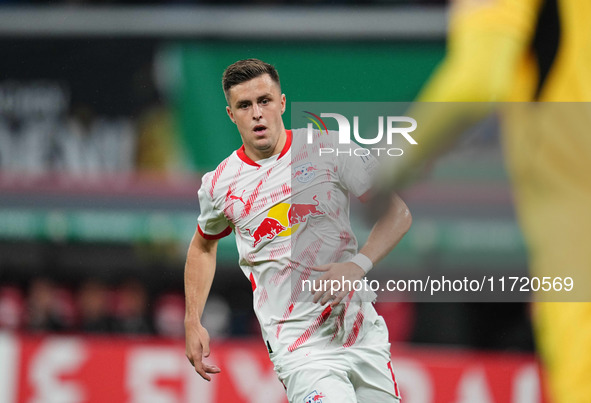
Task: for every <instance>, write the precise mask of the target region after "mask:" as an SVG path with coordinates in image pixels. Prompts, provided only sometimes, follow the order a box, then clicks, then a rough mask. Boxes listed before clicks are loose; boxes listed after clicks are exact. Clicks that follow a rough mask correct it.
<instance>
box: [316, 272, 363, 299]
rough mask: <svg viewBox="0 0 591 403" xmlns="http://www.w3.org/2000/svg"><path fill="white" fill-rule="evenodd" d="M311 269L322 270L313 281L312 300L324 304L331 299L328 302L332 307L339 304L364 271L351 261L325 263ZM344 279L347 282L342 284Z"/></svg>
mask: <svg viewBox="0 0 591 403" xmlns="http://www.w3.org/2000/svg"><path fill="white" fill-rule="evenodd" d="M312 270H314V271H320V272H324V274H323V275H322V276H320V277H319V278H318V279H317V280H315V281H314V287H313V289H312V295H314V302H315V303H316V302H319V301H320V304H321V305H324V304H326V303H327V302H328V301H330V300H331V299H333V300H332V302H331V303H330V305H331V306H332V307H335V306H337V305H338V304H340V303H341V301H342V300H343V298H345V297H346V296H347V294H349V292H350V291H351V289H352V287H353V285H354V284H355V281H359V280H361V279H362V278H363V276H365V272H364V271H363V270H362V269H361V267H359V266H357V265H356V264H355V263H352V262H344V263H331V264H325V265H322V266H316V267H312ZM345 280H348V281H349V282H348V283H345V284H343V283H344V281H345ZM331 285H332V287H331ZM315 290H319V291H315Z"/></svg>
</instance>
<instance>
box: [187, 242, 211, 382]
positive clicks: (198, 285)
mask: <svg viewBox="0 0 591 403" xmlns="http://www.w3.org/2000/svg"><path fill="white" fill-rule="evenodd" d="M217 245H218V240H217V239H206V238H204V237H203V236H202V235H201V234H200V233H199V231H196V232H195V235H193V239H192V240H191V244H190V246H189V251H188V252H187V261H186V264H185V344H186V352H185V353H186V356H187V358H188V359H189V361H190V362H191V364H192V365H193V366H194V367H195V371H196V372H197V373H198V374H199V375H201V377H202V378H203V379H205V380H207V381H210V380H211V377H210V376H209V375H208V374H217V373H219V372H220V369H219V368H218V367H216V366H215V365H209V364H206V363H204V362H203V358H206V357H208V356H209V334H208V333H207V330H206V329H205V328H204V327H203V326H202V325H201V316H202V315H203V308H204V307H205V301H206V300H207V296H208V295H209V291H210V289H211V284H212V282H213V277H214V274H215V263H216V253H217Z"/></svg>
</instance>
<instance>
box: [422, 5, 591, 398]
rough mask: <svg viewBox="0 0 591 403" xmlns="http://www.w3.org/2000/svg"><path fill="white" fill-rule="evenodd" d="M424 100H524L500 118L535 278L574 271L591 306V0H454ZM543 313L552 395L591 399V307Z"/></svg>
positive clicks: (559, 307) (540, 336) (543, 306)
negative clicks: (442, 53)
mask: <svg viewBox="0 0 591 403" xmlns="http://www.w3.org/2000/svg"><path fill="white" fill-rule="evenodd" d="M419 100H420V101H428V102H478V101H485V102H488V101H495V102H506V101H520V102H523V103H514V104H512V103H506V104H503V105H502V109H503V111H502V114H501V116H502V120H503V145H504V150H505V157H506V164H507V167H508V171H509V173H510V176H511V180H512V183H513V189H514V195H515V205H516V210H517V213H518V219H519V223H520V226H521V229H522V231H523V234H524V236H525V239H526V242H527V245H528V250H529V253H530V271H531V274H532V275H534V276H543V275H549V276H559V275H561V276H568V275H572V276H573V277H574V278H575V281H576V282H575V287H578V290H579V291H580V292H582V293H583V294H582V296H583V298H579V300H584V301H591V299H589V295H588V294H589V292H590V290H591V246H590V245H591V0H456V1H453V4H452V9H451V16H450V27H449V36H448V53H447V56H446V59H445V60H444V62H443V63H442V65H441V66H440V68H439V69H438V71H437V72H436V74H434V76H433V78H432V79H431V80H430V81H429V83H428V84H427V85H426V86H425V88H424V89H423V91H422V92H421V95H420V97H419ZM532 101H540V102H543V103H537V104H535V103H529V102H532ZM434 126H435V124H434ZM433 141H434V142H435V141H439V139H437V138H436V137H435V136H434V137H433ZM580 296H581V294H579V297H580ZM536 308H537V312H536V317H535V324H536V337H537V344H538V347H539V349H540V352H541V355H542V357H543V359H544V363H545V365H546V368H547V372H548V379H549V385H550V389H551V397H552V401H553V402H564V403H566V402H568V403H582V402H591V303H540V304H537V306H536Z"/></svg>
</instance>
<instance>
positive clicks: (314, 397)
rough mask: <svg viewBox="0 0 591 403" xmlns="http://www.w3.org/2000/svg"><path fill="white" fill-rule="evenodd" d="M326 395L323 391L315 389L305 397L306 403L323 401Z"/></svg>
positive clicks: (320, 402)
mask: <svg viewBox="0 0 591 403" xmlns="http://www.w3.org/2000/svg"><path fill="white" fill-rule="evenodd" d="M323 397H326V396H324V395H323V394H322V393H318V392H317V391H316V390H313V391H312V393H310V394H309V395H308V396H306V397H305V398H304V403H322V398H323Z"/></svg>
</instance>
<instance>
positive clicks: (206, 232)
mask: <svg viewBox="0 0 591 403" xmlns="http://www.w3.org/2000/svg"><path fill="white" fill-rule="evenodd" d="M212 175H213V173H212V172H210V173H207V174H205V175H204V176H203V180H202V183H201V188H200V189H199V192H198V195H199V206H200V209H201V212H200V214H199V218H198V219H197V230H198V231H199V233H200V234H201V236H202V237H204V238H205V239H212V240H213V239H220V238H223V237H225V236H227V235H229V234H230V233H231V232H232V227H231V226H230V223H229V222H228V219H227V218H226V216H225V215H224V212H223V211H222V210H221V209H220V208H218V207H217V206H216V205H215V203H214V199H213V191H212V183H211V177H212Z"/></svg>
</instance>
